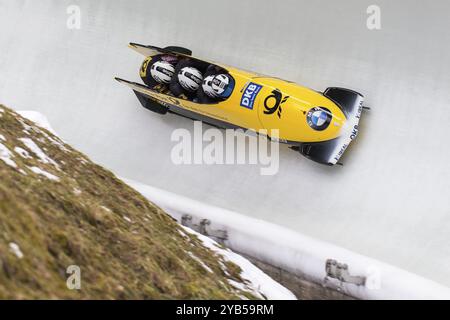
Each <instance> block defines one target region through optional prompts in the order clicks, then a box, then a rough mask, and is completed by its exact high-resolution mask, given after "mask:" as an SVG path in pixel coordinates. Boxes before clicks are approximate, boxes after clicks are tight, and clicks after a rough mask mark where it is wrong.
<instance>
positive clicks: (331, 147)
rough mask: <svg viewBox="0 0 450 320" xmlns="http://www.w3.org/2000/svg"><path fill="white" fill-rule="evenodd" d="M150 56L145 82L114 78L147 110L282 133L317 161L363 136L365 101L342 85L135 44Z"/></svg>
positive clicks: (334, 158) (331, 159)
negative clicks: (320, 87) (304, 82)
mask: <svg viewBox="0 0 450 320" xmlns="http://www.w3.org/2000/svg"><path fill="white" fill-rule="evenodd" d="M129 46H130V48H132V49H134V50H135V51H137V52H139V53H141V54H143V55H144V56H145V57H146V59H145V61H144V62H143V64H142V66H141V69H140V76H141V78H142V80H143V82H144V83H145V84H141V83H136V82H131V81H127V80H124V79H120V78H116V80H117V81H119V82H120V83H122V84H124V85H126V86H128V87H130V88H131V89H132V90H133V91H134V93H135V94H136V96H137V98H138V100H139V102H140V103H141V104H142V106H143V107H144V108H146V109H148V110H151V111H153V112H156V113H159V114H166V113H167V112H170V113H175V114H178V115H181V116H184V117H188V118H191V119H194V120H201V121H204V122H205V123H208V124H211V125H214V126H217V127H220V128H235V129H237V128H242V129H251V130H254V131H257V132H260V131H261V130H266V131H267V132H268V138H271V137H270V136H269V135H270V132H272V130H273V129H278V135H279V136H278V137H277V140H278V141H280V142H283V143H286V144H288V145H290V147H291V149H293V150H295V151H297V152H299V153H300V154H302V155H303V156H305V157H307V158H308V159H311V160H313V161H316V162H319V163H322V164H326V165H335V164H340V162H339V160H340V158H341V156H342V155H343V154H344V152H345V150H346V149H347V147H348V146H349V144H350V143H351V141H352V140H354V139H355V138H356V136H357V134H358V125H359V120H360V117H361V113H362V110H363V108H364V107H363V100H364V97H363V95H361V94H360V93H358V92H355V91H353V90H349V89H345V88H337V87H330V88H327V89H326V90H325V91H323V92H318V91H314V90H312V89H308V88H306V87H303V86H300V85H298V84H295V83H293V82H290V81H286V80H282V79H279V78H275V77H270V76H265V75H261V74H258V73H253V72H248V71H244V70H241V69H237V68H233V67H230V66H226V65H223V64H218V63H214V62H210V61H206V60H202V59H198V58H194V57H192V56H191V55H192V52H191V51H190V50H189V49H186V48H182V47H173V46H171V47H166V48H158V47H155V46H146V45H140V44H136V43H130V45H129Z"/></svg>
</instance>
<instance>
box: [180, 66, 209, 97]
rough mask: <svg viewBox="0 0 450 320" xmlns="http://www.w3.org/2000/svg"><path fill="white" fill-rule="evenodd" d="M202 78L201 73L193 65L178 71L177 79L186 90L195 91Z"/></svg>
mask: <svg viewBox="0 0 450 320" xmlns="http://www.w3.org/2000/svg"><path fill="white" fill-rule="evenodd" d="M202 80H203V75H202V73H201V72H200V71H199V70H197V69H196V68H193V67H184V68H182V69H181V70H180V72H179V73H178V81H179V82H180V84H181V86H182V87H183V88H184V89H185V90H187V91H191V92H194V91H196V90H197V89H198V88H199V87H200V85H201V83H202Z"/></svg>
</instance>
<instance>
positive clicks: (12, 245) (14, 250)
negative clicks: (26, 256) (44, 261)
mask: <svg viewBox="0 0 450 320" xmlns="http://www.w3.org/2000/svg"><path fill="white" fill-rule="evenodd" d="M9 251H11V252H12V253H13V254H14V255H15V256H16V257H17V258H19V259H22V258H23V252H22V250H20V247H19V245H18V244H17V243H14V242H10V243H9Z"/></svg>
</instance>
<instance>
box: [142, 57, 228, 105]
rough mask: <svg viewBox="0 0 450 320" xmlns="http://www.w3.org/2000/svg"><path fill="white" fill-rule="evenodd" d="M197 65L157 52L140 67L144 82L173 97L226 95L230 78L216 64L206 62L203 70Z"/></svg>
mask: <svg viewBox="0 0 450 320" xmlns="http://www.w3.org/2000/svg"><path fill="white" fill-rule="evenodd" d="M200 68H201V66H199V65H197V64H196V63H195V61H191V60H190V59H182V60H178V59H174V58H173V57H172V56H170V55H163V54H161V55H158V56H155V57H153V58H152V59H151V61H146V62H144V64H143V67H142V69H141V78H142V80H143V81H144V83H145V84H146V85H147V86H149V87H152V88H154V89H158V90H161V91H164V92H166V93H170V94H172V95H174V96H175V97H178V98H182V99H189V100H192V101H194V102H199V103H213V102H217V101H220V100H225V99H227V98H228V97H229V96H230V95H231V93H232V91H233V80H232V78H231V77H230V76H228V75H227V74H226V73H224V70H222V69H221V68H218V67H217V66H214V65H210V66H209V67H208V68H207V69H206V71H205V73H204V74H202V73H201V71H200V70H199V69H200Z"/></svg>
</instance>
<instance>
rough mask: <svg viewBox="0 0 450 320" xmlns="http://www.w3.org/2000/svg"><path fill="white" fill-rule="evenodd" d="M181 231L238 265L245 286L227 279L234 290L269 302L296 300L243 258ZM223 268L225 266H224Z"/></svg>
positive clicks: (211, 242)
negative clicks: (248, 293)
mask: <svg viewBox="0 0 450 320" xmlns="http://www.w3.org/2000/svg"><path fill="white" fill-rule="evenodd" d="M183 229H184V230H185V231H186V232H188V233H191V234H194V235H196V236H197V237H198V238H199V239H200V241H201V242H202V243H203V245H204V246H205V247H207V248H209V249H210V250H212V251H213V252H215V253H216V254H218V255H219V256H221V257H223V258H224V259H225V260H226V261H230V262H233V263H235V264H236V265H238V266H239V267H240V268H241V270H242V273H241V278H242V279H244V280H246V283H245V284H242V283H238V282H236V281H234V280H232V279H228V281H229V283H230V284H231V285H233V286H234V287H235V288H236V289H239V290H242V291H247V292H250V293H251V294H253V295H254V296H256V297H258V298H260V299H269V300H296V299H297V298H296V297H295V296H294V294H293V293H292V292H290V291H289V290H288V289H286V288H285V287H283V286H282V285H280V284H279V283H278V282H275V281H274V280H273V279H272V278H270V277H269V276H268V275H267V274H265V273H264V272H262V271H261V270H260V269H258V268H257V267H256V266H255V265H253V264H252V263H251V262H250V261H248V260H247V259H245V258H244V257H242V256H240V255H238V254H237V253H234V252H233V251H231V250H230V249H224V248H221V247H220V245H219V244H218V243H217V242H215V241H214V240H212V239H210V238H208V237H205V236H204V235H201V234H199V233H197V232H195V231H194V230H192V229H189V228H186V227H183ZM224 267H225V266H224Z"/></svg>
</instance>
